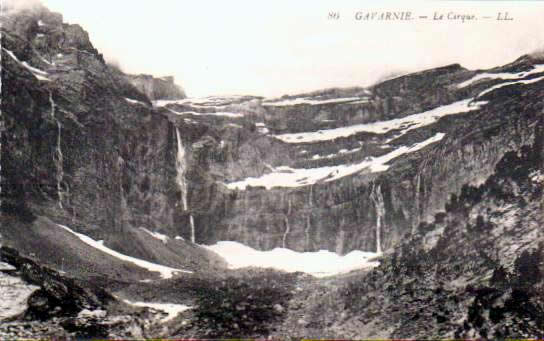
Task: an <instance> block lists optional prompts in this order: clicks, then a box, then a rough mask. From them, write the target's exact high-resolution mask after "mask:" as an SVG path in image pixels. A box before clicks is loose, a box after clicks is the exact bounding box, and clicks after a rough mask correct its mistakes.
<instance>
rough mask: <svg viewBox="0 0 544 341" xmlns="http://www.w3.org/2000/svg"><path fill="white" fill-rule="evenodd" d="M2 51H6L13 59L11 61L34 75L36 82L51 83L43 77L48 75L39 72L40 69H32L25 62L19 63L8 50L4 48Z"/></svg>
mask: <svg viewBox="0 0 544 341" xmlns="http://www.w3.org/2000/svg"><path fill="white" fill-rule="evenodd" d="M2 49H3V50H4V51H6V53H7V54H8V55H9V56H10V57H11V58H13V60H15V61H16V62H17V63H18V64H20V65H22V66H23V67H25V68H26V69H27V70H28V71H30V72H31V73H32V74H33V75H34V77H36V78H37V79H38V80H40V81H51V80H50V79H49V78H47V77H45V76H47V75H48V73H47V72H45V71H42V70H40V69H37V68H35V67H33V66H30V65H29V64H28V63H27V62H21V61H20V60H19V58H17V56H16V55H15V54H14V53H13V52H12V51H10V50H8V49H6V48H4V47H2Z"/></svg>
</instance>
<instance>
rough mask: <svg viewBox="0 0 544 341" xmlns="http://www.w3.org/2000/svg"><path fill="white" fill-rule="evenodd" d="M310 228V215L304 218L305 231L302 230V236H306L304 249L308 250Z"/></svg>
mask: <svg viewBox="0 0 544 341" xmlns="http://www.w3.org/2000/svg"><path fill="white" fill-rule="evenodd" d="M311 227H312V225H311V222H310V215H309V214H308V215H307V216H306V229H304V235H305V236H306V247H307V248H308V249H309V248H310V228H311Z"/></svg>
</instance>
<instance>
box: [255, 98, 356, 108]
mask: <svg viewBox="0 0 544 341" xmlns="http://www.w3.org/2000/svg"><path fill="white" fill-rule="evenodd" d="M358 100H361V98H360V97H343V98H332V99H324V100H316V99H312V98H307V97H299V98H293V99H286V100H283V101H278V102H271V101H270V102H268V101H265V102H263V103H262V105H263V106H269V107H278V106H282V107H283V106H291V105H298V104H309V105H321V104H330V103H345V102H353V101H358Z"/></svg>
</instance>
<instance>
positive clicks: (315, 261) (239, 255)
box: [204, 241, 381, 277]
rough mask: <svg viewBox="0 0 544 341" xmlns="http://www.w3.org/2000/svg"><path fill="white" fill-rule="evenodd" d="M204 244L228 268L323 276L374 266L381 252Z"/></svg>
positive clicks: (226, 243) (227, 243) (226, 242)
mask: <svg viewBox="0 0 544 341" xmlns="http://www.w3.org/2000/svg"><path fill="white" fill-rule="evenodd" d="M204 247H205V248H207V249H208V250H211V251H213V252H215V253H217V254H218V255H220V256H221V257H223V258H224V259H225V260H226V261H227V263H228V264H229V268H230V269H240V268H245V267H259V268H273V269H276V270H282V271H286V272H296V271H300V272H305V273H308V274H310V275H312V276H314V277H326V276H332V275H337V274H342V273H347V272H349V271H352V270H356V269H365V268H372V267H376V266H378V265H379V262H378V261H375V260H373V258H375V257H377V256H380V255H381V254H378V253H374V252H363V251H351V252H350V253H348V254H346V255H344V256H340V255H338V254H336V253H334V252H330V251H326V250H320V251H316V252H296V251H293V250H289V249H285V248H275V249H273V250H270V251H258V250H255V249H253V248H251V247H249V246H246V245H243V244H240V243H238V242H233V241H221V242H218V243H216V244H214V245H210V246H204Z"/></svg>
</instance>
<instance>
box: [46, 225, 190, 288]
mask: <svg viewBox="0 0 544 341" xmlns="http://www.w3.org/2000/svg"><path fill="white" fill-rule="evenodd" d="M57 225H58V226H59V227H60V228H62V229H64V230H66V231H68V232H70V233H71V234H73V235H75V236H77V237H78V238H79V239H80V240H81V241H82V242H84V243H85V244H87V245H90V246H92V247H94V248H95V249H98V250H100V251H102V252H104V253H107V254H108V255H110V256H113V257H115V258H117V259H120V260H122V261H125V262H130V263H133V264H135V265H137V266H139V267H141V268H144V269H146V270H149V271H152V272H158V273H160V274H161V277H162V278H172V277H173V276H174V275H175V274H177V273H180V272H184V273H192V271H187V270H180V269H174V268H171V267H168V266H164V265H160V264H155V263H151V262H148V261H145V260H143V259H138V258H134V257H130V256H127V255H124V254H122V253H119V252H117V251H114V250H112V249H110V248H108V247H107V246H104V245H102V244H100V243H98V242H97V241H96V240H94V239H92V238H90V237H87V236H86V235H84V234H81V233H77V232H74V231H72V230H71V229H70V228H68V227H66V226H64V225H60V224H57Z"/></svg>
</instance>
